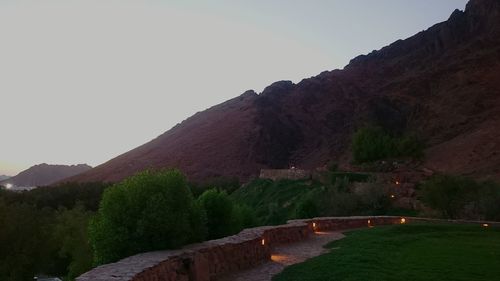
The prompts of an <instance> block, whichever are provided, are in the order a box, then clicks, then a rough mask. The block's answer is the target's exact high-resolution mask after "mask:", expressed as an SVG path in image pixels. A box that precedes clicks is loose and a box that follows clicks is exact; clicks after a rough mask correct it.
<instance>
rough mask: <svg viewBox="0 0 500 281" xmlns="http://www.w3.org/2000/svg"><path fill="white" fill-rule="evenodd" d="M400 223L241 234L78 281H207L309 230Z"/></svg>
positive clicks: (347, 221)
mask: <svg viewBox="0 0 500 281" xmlns="http://www.w3.org/2000/svg"><path fill="white" fill-rule="evenodd" d="M368 221H369V222H370V224H371V225H381V224H394V223H400V222H401V218H400V217H346V218H337V217H336V218H315V219H307V220H293V221H289V222H288V224H285V225H279V226H264V227H257V228H250V229H245V230H243V231H242V232H240V233H239V234H237V235H234V236H229V237H225V238H222V239H217V240H211V241H206V242H203V243H199V244H193V245H188V246H186V247H184V248H182V249H180V250H170V251H157V252H149V253H143V254H138V255H135V256H132V257H128V258H125V259H123V260H120V261H118V262H116V263H111V264H106V265H103V266H99V267H97V268H95V269H93V270H91V271H89V272H87V273H85V274H83V275H82V276H80V277H78V278H77V279H76V280H77V281H104V280H106V281H188V280H194V281H210V280H215V279H216V277H218V276H221V275H224V274H226V273H229V272H234V271H237V270H242V269H245V268H250V267H253V266H255V265H257V264H259V263H262V262H265V261H268V260H269V259H270V256H271V247H272V246H274V245H277V244H282V243H293V242H297V241H301V240H304V239H306V238H307V237H308V236H309V235H310V234H311V233H313V231H327V230H342V229H349V228H360V227H367V226H369V223H368Z"/></svg>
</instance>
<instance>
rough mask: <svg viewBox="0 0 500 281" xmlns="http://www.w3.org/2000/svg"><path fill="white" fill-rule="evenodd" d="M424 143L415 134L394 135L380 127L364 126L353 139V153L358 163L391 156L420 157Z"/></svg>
mask: <svg viewBox="0 0 500 281" xmlns="http://www.w3.org/2000/svg"><path fill="white" fill-rule="evenodd" d="M423 149H424V144H423V142H422V141H421V140H420V139H419V138H418V137H416V136H415V135H411V134H410V135H404V136H401V137H394V136H391V135H390V134H388V133H386V132H385V131H384V130H382V129H381V128H378V127H364V128H361V129H359V130H358V131H356V133H355V134H354V136H353V139H352V153H353V157H354V161H355V162H357V163H364V162H373V161H376V160H381V159H387V158H390V157H409V158H414V159H419V158H421V157H422V156H423Z"/></svg>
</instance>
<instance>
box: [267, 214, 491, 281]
mask: <svg viewBox="0 0 500 281" xmlns="http://www.w3.org/2000/svg"><path fill="white" fill-rule="evenodd" d="M327 247H328V248H333V249H334V250H333V251H332V252H330V253H328V254H325V255H322V256H319V257H316V258H313V259H310V260H308V261H306V262H304V263H301V264H297V265H294V266H291V267H288V268H286V269H285V270H284V271H283V272H282V273H281V274H279V275H277V276H275V278H274V279H273V280H274V281H283V280H297V281H307V280H318V281H326V280H345V281H347V280H349V281H354V280H356V281H370V280H401V281H403V280H404V281H406V280H408V281H419V280H422V281H423V280H426V281H428V280H439V281H444V280H450V281H451V280H453V281H461V280H463V281H476V280H488V281H491V280H500V229H499V228H492V227H488V228H484V227H481V226H478V225H443V224H408V225H394V226H380V227H375V228H370V229H363V230H355V231H351V232H349V233H347V237H346V238H344V239H341V240H338V241H335V242H333V243H330V244H329V245H327Z"/></svg>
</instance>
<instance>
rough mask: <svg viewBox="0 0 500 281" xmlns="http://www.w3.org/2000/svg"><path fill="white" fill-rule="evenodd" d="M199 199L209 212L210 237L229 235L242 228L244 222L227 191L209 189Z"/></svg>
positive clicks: (207, 212) (199, 202) (200, 203)
mask: <svg viewBox="0 0 500 281" xmlns="http://www.w3.org/2000/svg"><path fill="white" fill-rule="evenodd" d="M197 201H198V204H199V205H200V206H201V207H203V208H204V209H205V211H206V214H207V228H208V238H209V239H216V238H221V237H224V236H228V235H231V234H234V233H236V232H238V231H239V230H240V229H241V228H240V227H241V225H242V223H241V220H240V218H238V217H237V211H236V208H235V206H234V204H233V202H232V201H231V199H230V198H229V196H228V195H227V193H226V192H225V191H217V190H216V189H210V190H207V191H205V192H204V193H203V194H202V195H201V196H200V197H199V198H198V200H197Z"/></svg>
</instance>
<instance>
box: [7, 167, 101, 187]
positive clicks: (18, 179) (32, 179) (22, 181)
mask: <svg viewBox="0 0 500 281" xmlns="http://www.w3.org/2000/svg"><path fill="white" fill-rule="evenodd" d="M90 169H92V167H91V166H89V165H86V164H79V165H71V166H68V165H49V164H45V163H43V164H39V165H35V166H33V167H31V168H29V169H27V170H24V171H22V172H20V173H19V174H17V175H16V176H14V177H11V178H8V179H4V180H2V181H0V184H7V183H10V184H12V185H14V186H19V187H33V186H45V185H50V184H53V183H55V182H57V181H60V180H62V179H65V178H67V177H72V176H75V175H78V174H80V173H83V172H85V171H88V170H90Z"/></svg>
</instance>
